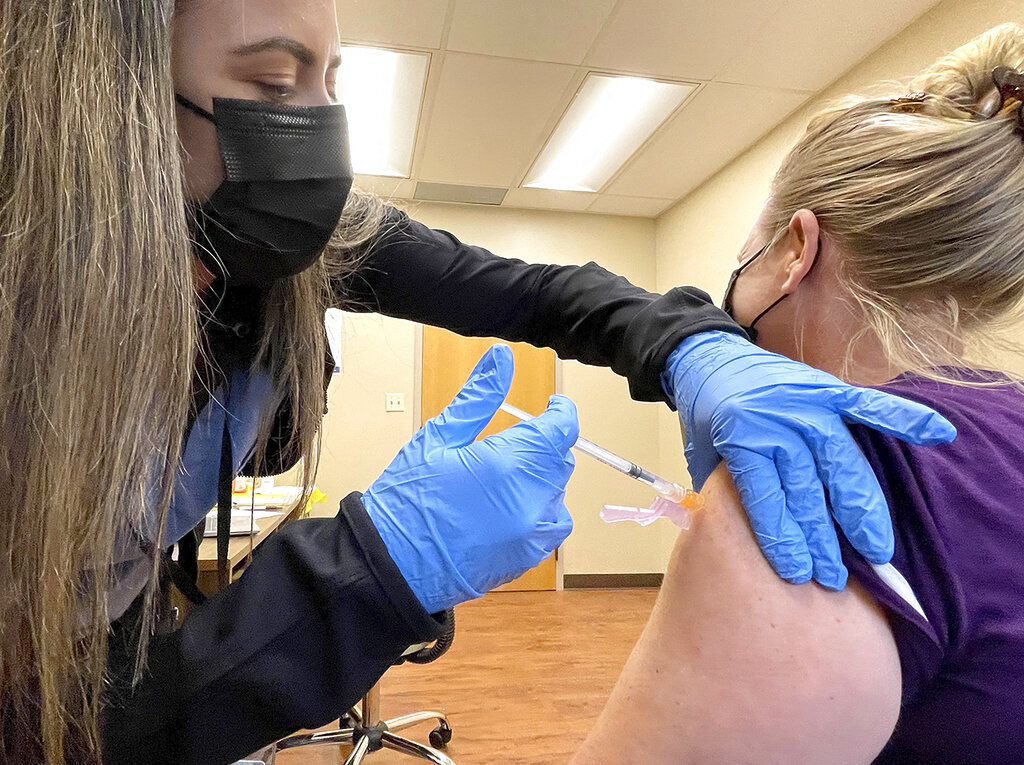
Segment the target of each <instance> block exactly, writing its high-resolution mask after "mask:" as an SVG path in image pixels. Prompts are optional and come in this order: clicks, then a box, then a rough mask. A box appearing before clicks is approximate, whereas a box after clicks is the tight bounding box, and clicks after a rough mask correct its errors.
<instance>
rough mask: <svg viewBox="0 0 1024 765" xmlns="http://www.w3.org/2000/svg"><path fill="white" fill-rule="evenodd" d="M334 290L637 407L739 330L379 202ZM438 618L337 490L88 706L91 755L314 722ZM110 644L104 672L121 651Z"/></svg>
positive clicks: (686, 295)
mask: <svg viewBox="0 0 1024 765" xmlns="http://www.w3.org/2000/svg"><path fill="white" fill-rule="evenodd" d="M334 291H335V294H336V295H337V302H338V304H339V306H340V307H343V308H345V309H347V310H354V311H362V312H379V313H382V314H386V315H388V316H394V317H398V318H403V319H410V320H413V321H418V322H422V323H425V324H432V325H436V326H440V327H444V328H447V329H450V330H453V331H455V332H458V333H460V334H463V335H471V336H493V337H498V338H502V339H505V340H509V341H513V342H518V341H524V342H528V343H531V344H533V345H536V346H547V347H551V348H553V349H554V350H555V351H556V352H557V353H558V355H559V356H561V357H562V358H566V359H577V360H579V361H582V362H584V363H587V364H594V365H601V366H609V367H611V368H612V369H613V370H614V371H616V372H617V373H619V374H621V375H623V376H625V377H627V378H628V380H629V386H630V392H631V394H632V396H633V397H634V398H635V399H638V400H645V401H664V400H666V399H665V394H664V392H663V391H662V388H661V383H660V374H661V372H662V370H663V369H664V366H665V361H666V359H667V357H668V355H669V354H670V353H671V351H672V350H673V349H674V348H675V347H676V346H677V345H678V344H679V343H680V342H681V341H682V340H683V339H684V338H685V337H687V336H689V335H692V334H696V333H698V332H703V331H708V330H724V331H730V332H739V331H740V330H739V328H738V327H737V326H736V324H735V323H733V322H732V321H731V320H730V319H729V318H728V316H726V315H725V314H724V313H723V312H722V311H720V310H719V309H717V308H716V307H714V305H713V304H712V303H711V300H710V298H709V297H708V296H707V295H706V294H705V293H704V292H701V291H700V290H697V289H695V288H691V287H680V288H676V289H674V290H672V291H670V292H669V293H668V294H666V295H657V294H652V293H649V292H647V291H645V290H642V289H640V288H638V287H636V286H634V285H632V284H630V283H629V282H628V281H627V280H626V279H624V278H622V277H620V276H616V275H614V274H612V273H610V272H609V271H607V270H605V269H604V268H601V267H600V266H598V265H597V264H595V263H588V264H586V265H584V266H552V265H530V264H526V263H524V262H522V261H519V260H513V259H506V258H500V257H498V256H496V255H493V254H492V253H490V252H488V251H487V250H484V249H482V248H479V247H473V246H470V245H466V244H463V243H462V242H460V241H459V240H458V239H456V238H455V237H454V236H452V235H451V234H449V233H446V232H443V231H435V230H431V229H429V228H427V227H426V226H423V225H422V224H420V223H417V222H415V221H413V220H411V219H409V218H408V217H407V216H406V215H404V214H402V213H399V212H398V211H395V210H392V211H391V212H390V214H389V219H388V221H387V224H386V225H385V226H384V227H383V228H382V230H381V233H380V235H379V236H378V237H377V239H376V241H375V242H374V244H373V246H372V247H370V248H369V251H368V255H367V256H366V258H365V259H364V260H363V261H362V263H361V264H360V266H359V268H358V269H357V271H356V272H355V273H354V274H352V275H351V276H350V277H348V278H347V279H346V280H345V281H344V282H341V283H338V284H336V285H334ZM252 305H254V303H253V301H250V300H242V299H240V300H235V301H232V300H230V299H229V300H226V301H225V302H224V304H223V307H222V309H221V310H222V311H223V313H224V316H222V317H220V318H221V324H222V325H223V326H228V327H231V328H233V331H234V333H235V336H240V335H245V334H246V332H244V329H245V325H246V323H247V322H251V323H253V324H254V325H255V322H256V321H257V320H258V316H254V315H252V313H251V306H252ZM213 350H214V352H215V353H216V352H217V348H216V347H214V349H213ZM233 350H235V351H237V349H233ZM231 351H232V349H228V350H227V351H225V353H226V354H227V355H235V356H236V357H237V356H238V354H237V353H232V352H231ZM244 356H245V354H242V358H243V360H244ZM289 419H290V418H289V413H288V411H287V407H285V408H284V409H283V410H282V411H280V412H278V413H277V423H276V428H277V429H286V428H287V427H288V422H289ZM277 462H278V466H279V467H282V468H283V467H286V466H287V464H288V462H290V459H289V457H288V455H278V460H277ZM210 469H211V470H216V469H217V466H216V465H211V466H210ZM186 520H188V521H191V519H186ZM198 520H201V519H196V521H198ZM179 525H180V526H182V527H183V528H184V527H190V526H189V523H185V524H179ZM438 619H439V617H432V616H430V615H429V614H427V613H426V612H425V611H424V609H423V608H422V606H420V604H419V602H418V601H417V600H416V598H415V596H414V595H413V593H412V592H411V590H409V587H408V585H407V584H406V582H405V581H404V579H403V578H402V576H401V574H400V572H399V570H398V568H397V566H396V565H395V564H394V562H393V561H392V560H391V559H390V557H389V555H388V552H387V549H386V547H385V546H384V543H383V542H382V540H381V538H380V536H379V535H378V534H377V532H376V530H375V529H374V527H373V524H372V523H371V522H370V520H369V517H368V516H367V515H366V512H365V510H364V509H363V507H362V504H361V502H360V500H359V497H358V495H350V496H349V497H346V499H345V500H343V501H342V503H341V508H340V511H339V513H338V515H337V517H335V518H330V519H328V518H316V519H307V520H302V521H297V522H295V523H293V524H290V525H289V526H287V527H286V528H284V529H282V530H280V531H278V532H277V533H275V534H273V535H271V537H270V538H269V539H267V540H266V541H265V542H264V543H263V544H262V545H261V547H260V548H259V550H258V551H257V553H256V555H255V556H254V560H253V563H252V565H251V566H250V567H249V569H248V570H247V571H246V573H245V574H244V575H243V576H242V577H241V578H240V579H239V580H238V581H236V582H234V583H233V584H231V585H230V586H229V587H227V588H226V589H225V590H223V591H222V592H221V593H219V594H218V595H217V596H215V597H213V598H211V599H210V600H209V601H207V602H206V603H205V604H203V605H202V606H201V607H199V608H198V609H196V610H195V611H194V612H193V613H192V614H191V615H190V616H189V618H188V619H187V620H186V622H185V624H184V625H183V627H182V628H181V629H180V630H178V631H177V632H175V633H173V634H171V635H169V636H166V637H161V638H158V639H157V640H156V641H155V643H154V646H153V648H152V651H151V660H150V673H149V675H148V676H147V680H146V681H145V682H143V683H142V684H141V685H140V686H139V687H138V688H137V689H136V690H135V691H134V692H133V693H129V692H128V691H127V690H126V687H125V684H124V683H120V684H118V683H114V685H113V686H112V690H111V692H110V693H109V694H108V698H107V702H106V705H105V709H104V756H105V761H106V762H108V763H129V762H131V763H135V762H142V761H145V762H152V763H157V762H175V763H210V764H211V765H213V764H220V763H229V762H232V761H234V760H236V759H239V758H241V757H243V756H245V755H246V754H247V753H249V752H252V751H255V750H256V749H258V748H260V747H261V746H264V745H266V744H268V743H270V742H272V741H274V740H276V739H278V738H280V737H282V736H285V735H288V734H289V733H291V732H293V731H294V730H296V729H299V728H313V727H318V726H321V725H324V724H326V723H328V722H330V721H331V720H332V719H335V718H337V717H339V716H340V715H341V714H343V713H344V712H345V711H347V709H349V708H350V707H351V706H352V705H353V704H354V703H355V702H356V701H357V700H358V699H359V698H360V697H361V696H362V695H363V694H364V693H365V692H366V690H367V689H368V688H369V687H370V686H372V685H373V683H374V682H376V680H377V679H378V678H379V677H380V675H381V674H383V672H384V671H385V670H386V669H387V668H388V667H389V666H391V665H392V664H393V663H394V662H395V661H396V660H397V659H398V657H399V656H400V655H401V653H402V652H403V651H404V650H405V649H406V648H407V647H408V646H410V645H412V644H414V643H418V642H426V641H430V640H433V639H436V637H437V636H438V635H439V634H440V632H441V628H442V626H443V625H442V624H441V623H440V622H439V620H438ZM115 634H118V633H115ZM114 643H115V648H114V649H113V650H112V653H111V663H112V666H113V668H114V671H115V676H118V666H119V665H120V666H122V667H123V665H124V664H125V663H126V661H127V658H126V657H130V656H131V651H130V650H128V649H123V650H117V644H118V642H117V641H114ZM120 674H121V675H123V671H122V672H121V673H120Z"/></svg>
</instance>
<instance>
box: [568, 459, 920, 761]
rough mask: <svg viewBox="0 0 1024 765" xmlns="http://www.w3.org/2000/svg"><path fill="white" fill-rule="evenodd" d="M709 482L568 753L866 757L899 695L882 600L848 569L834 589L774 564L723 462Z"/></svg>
mask: <svg viewBox="0 0 1024 765" xmlns="http://www.w3.org/2000/svg"><path fill="white" fill-rule="evenodd" d="M704 496H705V499H706V508H705V510H704V511H703V512H702V513H700V514H699V515H698V516H697V517H696V518H695V519H694V525H693V529H692V531H690V532H689V533H687V534H683V535H681V536H680V540H679V543H678V544H677V546H676V550H675V552H674V553H673V557H672V561H671V564H670V567H669V571H668V573H667V574H666V578H665V584H664V586H663V588H662V592H661V594H660V596H659V598H658V602H657V605H656V606H655V608H654V611H653V613H652V615H651V618H650V621H649V622H648V624H647V627H646V628H645V630H644V633H643V635H642V636H641V638H640V641H639V642H638V643H637V646H636V648H635V649H634V651H633V653H632V655H631V656H630V658H629V661H628V662H627V665H626V667H625V669H624V671H623V673H622V675H621V677H620V678H619V681H618V683H617V684H616V687H615V690H614V691H613V693H612V697H611V699H610V700H609V702H608V705H607V706H606V708H605V711H604V713H603V714H602V716H601V719H600V720H599V721H598V724H597V726H596V727H595V729H594V731H593V732H592V733H591V736H590V738H589V739H588V740H587V743H586V744H585V746H584V748H583V749H582V750H581V752H580V754H579V755H578V756H577V759H576V760H575V761H574V762H577V763H601V762H621V761H626V760H622V759H621V757H622V756H623V755H627V760H628V761H634V762H645V763H652V764H653V763H686V762H729V763H735V762H758V763H772V762H778V763H805V762H806V763H811V762H813V763H856V762H869V761H871V760H872V759H873V758H874V756H875V755H877V754H878V752H879V751H880V750H881V749H882V747H883V746H884V745H885V742H886V741H887V740H888V739H889V737H890V736H891V735H892V731H893V729H894V727H895V724H896V720H897V717H898V714H899V707H900V691H901V687H900V684H901V681H900V664H899V656H898V654H897V650H896V643H895V640H894V638H893V636H892V632H891V631H890V629H889V625H888V622H887V621H886V618H885V616H884V614H883V613H882V612H881V610H880V609H879V608H878V607H877V606H876V605H875V603H874V602H873V601H872V600H871V599H870V597H869V596H868V595H867V594H866V593H865V592H864V591H863V590H862V589H861V588H860V587H859V586H858V585H857V584H856V583H855V582H853V581H851V582H850V585H849V586H848V587H847V589H846V590H845V591H843V592H840V593H836V592H831V591H828V590H825V589H823V588H821V587H819V586H818V585H816V584H813V583H811V584H805V585H792V584H788V583H787V582H785V581H783V580H781V579H780V578H779V577H778V576H776V575H775V573H774V571H773V570H772V569H771V567H770V566H769V565H768V563H767V562H766V561H765V559H764V557H763V556H762V554H761V551H760V549H759V548H758V547H757V543H756V541H755V539H754V536H753V533H752V532H751V530H750V527H749V524H748V522H747V518H746V515H745V513H744V511H743V508H742V506H741V504H740V501H739V497H738V495H737V494H736V490H735V488H734V486H733V483H732V479H731V477H730V476H729V473H728V472H727V471H726V470H725V469H724V467H722V466H720V467H719V469H718V470H716V471H715V473H714V474H713V475H712V476H711V478H710V479H709V480H708V482H707V484H706V486H705V490H704ZM624 734H625V735H624ZM637 747H639V749H638V748H637Z"/></svg>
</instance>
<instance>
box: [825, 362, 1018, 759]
mask: <svg viewBox="0 0 1024 765" xmlns="http://www.w3.org/2000/svg"><path fill="white" fill-rule="evenodd" d="M961 374H962V375H972V376H973V379H988V380H1002V379H1005V378H1001V377H998V376H996V375H994V374H992V373H986V376H985V377H982V376H981V373H969V372H963V371H962V372H961ZM882 390H885V391H888V392H890V393H894V394H896V395H898V396H902V397H903V398H907V399H912V400H914V401H919V402H921V403H923V404H927V405H928V406H930V407H932V408H933V409H935V410H937V411H938V412H940V413H942V414H943V415H945V416H946V417H947V418H948V419H949V420H950V421H951V422H952V423H953V424H954V425H955V426H956V428H957V431H958V433H959V435H958V436H957V439H956V440H955V441H954V442H953V443H951V444H945V445H942V446H936V447H918V446H910V445H908V444H905V443H903V442H902V441H899V440H897V439H894V438H889V437H887V436H883V435H881V434H879V433H877V432H875V431H873V430H869V429H867V428H862V427H855V428H852V430H853V432H854V437H855V438H856V440H857V442H858V443H859V444H860V446H861V448H862V449H863V450H864V452H865V454H866V455H867V458H868V461H869V462H870V463H871V467H872V468H873V469H874V471H875V474H876V475H877V476H878V480H879V482H880V483H881V485H882V489H883V491H884V492H885V496H886V499H887V500H888V502H889V507H890V509H891V512H892V517H893V525H894V527H895V531H896V553H895V555H894V556H893V559H892V562H893V565H895V566H896V568H897V569H899V571H900V572H901V573H902V574H903V575H904V576H905V577H906V578H907V580H908V581H909V582H910V584H911V586H912V587H913V588H914V592H915V593H916V594H917V596H918V599H919V600H920V601H921V605H922V606H923V607H924V611H925V613H926V614H927V615H928V621H927V622H926V621H925V620H924V619H922V618H921V617H920V616H919V615H918V614H916V613H915V612H914V611H913V610H912V609H911V608H910V607H909V606H908V605H906V604H905V603H904V602H903V601H902V600H901V599H900V598H899V597H898V596H896V595H895V594H894V593H892V592H891V591H890V590H889V589H888V588H887V587H886V586H885V585H883V584H882V583H881V581H880V580H879V579H878V577H877V576H876V575H875V574H874V572H873V571H872V569H871V567H870V566H869V565H868V564H867V563H866V562H865V561H864V559H863V558H861V557H860V556H859V555H858V554H857V553H855V552H853V551H852V548H850V547H849V546H848V545H847V544H846V543H845V541H844V543H843V552H844V555H843V557H844V560H845V562H846V564H847V566H848V567H849V569H850V573H851V574H852V575H853V576H855V577H856V578H857V580H858V581H859V582H860V583H861V585H863V586H864V587H865V589H867V591H868V592H869V593H870V594H871V596H872V597H873V598H874V599H875V600H876V601H877V602H878V603H879V604H880V605H881V606H882V607H883V608H884V609H885V610H886V612H887V614H888V616H889V621H890V623H891V625H892V630H893V634H894V635H895V637H896V644H897V647H898V649H899V656H900V664H901V667H902V672H903V703H902V709H901V712H900V720H899V724H898V725H897V727H896V731H895V733H894V734H893V736H892V739H891V740H890V741H889V744H888V746H887V747H886V749H885V751H884V752H882V754H881V755H880V756H879V758H878V759H877V760H876V762H879V763H908V762H909V763H986V764H990V763H1011V762H1017V763H1020V762H1024V393H1022V392H1021V391H1020V390H1019V389H1018V388H1016V387H1014V386H1011V385H1000V386H998V387H992V388H969V387H963V386H956V385H950V384H948V383H940V382H936V381H934V380H927V379H923V378H920V377H916V376H909V375H908V376H903V377H900V378H897V379H896V380H894V381H892V382H890V383H888V384H886V385H884V386H882Z"/></svg>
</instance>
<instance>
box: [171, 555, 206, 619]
mask: <svg viewBox="0 0 1024 765" xmlns="http://www.w3.org/2000/svg"><path fill="white" fill-rule="evenodd" d="M162 555H163V559H164V569H165V570H166V571H167V575H168V576H169V577H171V581H172V582H174V586H175V587H177V588H178V590H179V591H180V592H181V594H182V595H184V596H185V597H186V598H188V601H189V603H191V604H192V605H194V606H201V605H202V604H203V603H205V602H206V595H205V594H203V591H202V590H200V589H199V587H198V585H196V581H195V579H194V578H192V577H191V576H189V573H188V572H187V571H186V570H185V569H184V567H182V566H180V565H178V563H177V562H175V561H174V560H173V559H172V558H171V556H170V555H168V554H167V553H166V552H164V553H162Z"/></svg>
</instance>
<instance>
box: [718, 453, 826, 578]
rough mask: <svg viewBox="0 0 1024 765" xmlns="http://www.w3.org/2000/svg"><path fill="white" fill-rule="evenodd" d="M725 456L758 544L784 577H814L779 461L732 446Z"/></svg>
mask: <svg viewBox="0 0 1024 765" xmlns="http://www.w3.org/2000/svg"><path fill="white" fill-rule="evenodd" d="M722 457H723V458H724V459H725V464H726V467H727V468H729V472H730V473H731V474H732V478H733V481H734V482H735V484H736V489H737V491H738V492H739V495H740V501H741V502H742V503H743V507H744V509H745V510H746V511H747V517H748V518H749V519H750V526H751V528H752V529H753V530H754V535H755V536H756V537H757V544H758V545H759V546H760V547H761V551H762V552H763V553H764V556H765V557H766V558H767V559H768V562H769V563H771V565H772V568H774V569H775V571H776V573H777V574H778V575H779V576H781V577H782V578H783V579H787V580H789V581H790V582H794V583H797V584H799V583H801V582H806V581H808V580H810V578H811V572H812V562H811V555H810V552H809V551H808V549H807V543H806V541H805V540H804V535H803V532H802V531H801V530H800V526H799V525H797V523H796V521H795V520H794V519H793V517H792V516H791V515H790V514H789V511H788V509H787V507H786V495H785V494H784V493H783V491H782V484H781V482H780V481H779V474H778V471H777V469H776V467H775V463H774V462H773V461H772V460H770V459H767V458H765V457H762V456H761V455H760V454H757V453H755V452H751V451H748V450H746V449H739V448H735V447H729V448H727V449H724V450H723V454H722Z"/></svg>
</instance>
